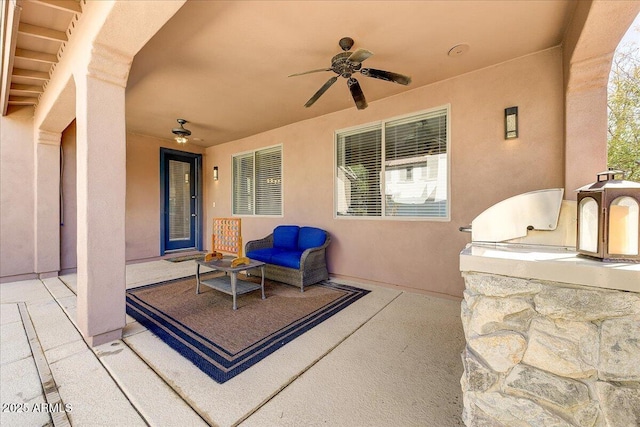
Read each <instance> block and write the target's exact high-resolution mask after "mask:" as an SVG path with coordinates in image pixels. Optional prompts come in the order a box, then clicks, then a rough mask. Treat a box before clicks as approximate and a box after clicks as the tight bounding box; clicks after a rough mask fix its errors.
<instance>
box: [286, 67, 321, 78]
mask: <svg viewBox="0 0 640 427" xmlns="http://www.w3.org/2000/svg"><path fill="white" fill-rule="evenodd" d="M320 71H331V68H320V69H317V70H311V71H305V72H303V73H296V74H291V75H290V76H287V77H295V76H304V75H305V74H311V73H319V72H320Z"/></svg>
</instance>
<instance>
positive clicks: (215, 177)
mask: <svg viewBox="0 0 640 427" xmlns="http://www.w3.org/2000/svg"><path fill="white" fill-rule="evenodd" d="M213 180H214V181H217V180H218V167H217V166H214V167H213Z"/></svg>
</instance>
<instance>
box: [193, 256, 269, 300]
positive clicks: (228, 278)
mask: <svg viewBox="0 0 640 427" xmlns="http://www.w3.org/2000/svg"><path fill="white" fill-rule="evenodd" d="M232 260H233V258H231V257H229V258H222V259H220V260H213V261H209V262H205V261H204V260H196V263H197V264H198V266H197V268H196V294H199V293H200V285H201V284H202V285H205V286H208V287H210V288H213V289H215V290H217V291H220V292H224V293H225V294H227V295H231V296H232V297H233V309H234V310H236V309H237V306H236V296H237V295H242V294H246V293H247V292H253V291H256V290H258V289H262V299H265V298H266V296H265V295H264V266H265V263H264V262H261V261H256V260H253V259H252V260H250V261H251V262H250V263H249V264H245V265H240V266H238V267H231V261H232ZM201 265H203V266H205V267H208V268H212V269H214V270H220V271H224V272H225V273H226V274H225V275H224V276H221V277H214V278H213V279H207V280H200V266H201ZM252 268H260V270H261V275H262V280H261V281H260V282H261V283H260V284H259V285H258V284H257V283H253V282H248V281H246V280H241V279H238V273H240V272H241V271H246V270H251V269H252Z"/></svg>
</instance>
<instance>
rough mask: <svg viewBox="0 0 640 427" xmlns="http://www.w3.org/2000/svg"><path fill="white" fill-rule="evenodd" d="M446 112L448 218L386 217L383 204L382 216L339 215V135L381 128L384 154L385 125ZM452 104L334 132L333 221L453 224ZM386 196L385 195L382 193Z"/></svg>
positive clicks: (383, 183)
mask: <svg viewBox="0 0 640 427" xmlns="http://www.w3.org/2000/svg"><path fill="white" fill-rule="evenodd" d="M442 110H446V114H447V126H446V129H447V216H446V217H416V216H385V215H384V212H385V207H384V203H382V210H381V215H380V216H358V215H353V216H351V215H338V194H337V182H336V181H337V177H336V171H335V168H336V167H337V164H338V147H337V144H338V134H341V133H346V132H352V131H356V130H358V129H366V128H370V127H375V126H380V127H381V129H382V143H381V150H382V152H383V153H384V149H385V126H384V123H387V122H391V121H394V120H402V119H406V118H411V117H413V116H419V115H421V114H428V113H432V112H435V111H442ZM451 145H452V143H451V104H445V105H441V106H438V107H434V108H429V109H427V110H422V111H416V112H413V113H409V114H403V115H400V116H395V117H390V118H388V119H384V120H378V121H375V122H369V123H365V124H361V125H357V126H351V127H348V128H343V129H337V130H335V131H334V132H333V164H332V168H333V171H332V174H333V219H339V220H346V221H427V222H451V152H452V150H451ZM382 171H384V165H382ZM381 185H382V187H383V188H382V191H383V192H384V185H385V182H384V180H383V181H382V184H381ZM382 194H384V193H382Z"/></svg>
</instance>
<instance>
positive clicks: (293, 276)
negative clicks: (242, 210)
mask: <svg viewBox="0 0 640 427" xmlns="http://www.w3.org/2000/svg"><path fill="white" fill-rule="evenodd" d="M285 227H291V226H285ZM315 230H319V231H322V232H323V233H324V235H325V239H324V244H322V245H321V246H317V247H312V248H308V249H305V250H304V251H302V254H301V256H300V268H291V267H287V266H284V265H278V264H276V263H274V262H275V261H274V260H273V259H267V258H263V259H260V258H261V257H260V256H258V255H257V253H259V252H260V251H259V250H261V249H262V250H265V249H270V248H273V246H274V237H273V235H274V234H273V233H271V234H269V235H268V236H267V237H265V238H263V239H259V240H252V241H250V242H247V244H246V246H245V254H246V255H247V256H249V258H254V257H255V259H258V260H259V261H264V262H266V263H267V265H266V267H265V277H266V278H267V279H271V280H275V281H278V282H282V283H286V284H289V285H293V286H299V287H300V292H304V287H305V286H308V285H312V284H314V283H318V282H320V281H322V280H326V279H328V278H329V271H328V270H327V259H326V249H327V246H329V243H331V237H330V235H329V233H327V232H326V231H324V230H320V229H315ZM255 251H258V252H255ZM251 253H253V254H254V256H251Z"/></svg>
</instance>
